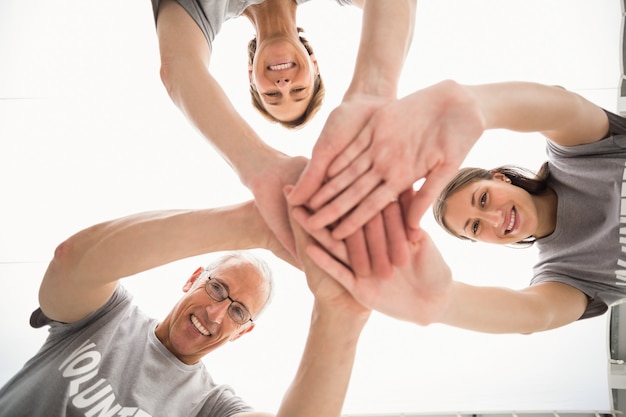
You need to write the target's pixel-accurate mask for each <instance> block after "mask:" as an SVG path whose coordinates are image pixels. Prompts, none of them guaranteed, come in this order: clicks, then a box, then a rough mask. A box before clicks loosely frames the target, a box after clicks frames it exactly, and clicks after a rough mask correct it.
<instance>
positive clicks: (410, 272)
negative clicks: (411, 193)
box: [294, 205, 452, 325]
mask: <svg viewBox="0 0 626 417" xmlns="http://www.w3.org/2000/svg"><path fill="white" fill-rule="evenodd" d="M294 213H295V212H294ZM303 215H305V212H304V211H302V210H299V211H298V217H300V216H303ZM305 216H306V215H305ZM294 217H296V216H294ZM383 218H384V219H385V227H386V228H388V229H393V228H394V227H396V228H397V225H398V224H399V223H401V222H402V219H401V213H400V210H399V209H398V207H397V205H391V206H390V207H389V208H387V209H386V210H385V213H384V215H383ZM299 220H300V221H302V220H306V219H299ZM392 223H393V224H394V225H395V226H391V224H392ZM396 237H398V236H397V235H396ZM405 243H406V244H407V245H408V250H409V259H410V261H409V262H407V263H405V265H403V266H394V267H393V273H392V274H391V277H387V278H385V279H383V278H381V277H379V276H376V275H370V276H359V275H357V274H355V273H354V272H353V271H352V270H351V269H350V268H349V267H348V266H346V263H345V262H344V261H343V260H344V259H347V257H350V258H359V257H361V258H363V257H367V253H365V254H363V253H361V254H358V253H357V254H348V253H347V249H346V248H345V247H344V248H338V247H337V246H335V247H334V248H332V252H331V253H329V252H328V251H327V250H325V249H323V248H322V247H320V246H318V245H315V244H309V245H308V246H307V248H306V253H307V254H308V255H309V256H310V258H311V259H312V260H313V261H314V262H315V263H316V264H317V265H318V266H319V267H320V268H321V269H323V270H324V271H325V272H326V273H328V274H329V275H330V276H331V277H333V278H334V279H336V280H337V282H339V283H340V284H341V285H342V286H343V287H344V288H345V289H347V290H348V291H349V292H350V294H352V296H353V297H354V298H355V299H356V300H357V301H358V302H360V303H361V304H363V305H364V306H366V307H368V308H372V309H375V310H378V311H380V312H381V313H383V314H387V315H389V316H391V317H394V318H397V319H400V320H407V321H411V322H414V323H417V324H421V325H426V324H429V323H432V322H433V321H435V320H436V319H437V317H439V316H440V315H441V314H442V313H443V312H444V311H445V309H446V308H447V306H448V302H449V297H450V289H451V283H452V274H451V271H450V269H449V267H448V265H447V264H446V263H445V261H444V260H443V257H442V256H441V253H440V252H439V251H438V250H437V248H436V246H435V245H434V243H433V242H432V240H431V239H430V236H428V234H427V233H426V232H425V231H423V230H420V231H419V233H416V236H415V240H414V241H409V240H408V239H407V238H406V235H405Z"/></svg>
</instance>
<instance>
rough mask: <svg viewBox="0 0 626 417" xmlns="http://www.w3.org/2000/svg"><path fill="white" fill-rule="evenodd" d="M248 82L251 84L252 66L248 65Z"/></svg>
mask: <svg viewBox="0 0 626 417" xmlns="http://www.w3.org/2000/svg"><path fill="white" fill-rule="evenodd" d="M248 81H250V84H252V64H248Z"/></svg>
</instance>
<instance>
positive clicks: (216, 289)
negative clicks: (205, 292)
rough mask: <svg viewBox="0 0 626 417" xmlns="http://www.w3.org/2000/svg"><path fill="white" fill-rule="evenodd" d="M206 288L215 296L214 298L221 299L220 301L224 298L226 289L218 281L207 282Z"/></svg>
mask: <svg viewBox="0 0 626 417" xmlns="http://www.w3.org/2000/svg"><path fill="white" fill-rule="evenodd" d="M207 288H208V289H209V291H210V292H211V294H213V296H215V298H218V299H222V300H223V299H225V298H226V289H225V288H224V286H223V285H222V284H220V283H219V282H218V281H214V280H211V281H209V282H208V287H207Z"/></svg>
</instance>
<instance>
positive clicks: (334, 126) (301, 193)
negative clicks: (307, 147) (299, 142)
mask: <svg viewBox="0 0 626 417" xmlns="http://www.w3.org/2000/svg"><path fill="white" fill-rule="evenodd" d="M388 102H389V99H385V98H382V97H379V96H373V95H365V94H354V95H352V96H350V98H347V99H346V100H344V101H343V102H342V103H341V104H340V105H339V106H338V107H337V108H335V109H334V110H333V111H332V112H331V113H330V115H329V116H328V119H327V120H326V123H325V124H324V128H323V129H322V132H321V133H320V136H319V138H318V139H317V142H316V143H315V146H314V147H313V151H312V158H311V161H309V163H308V165H307V166H306V168H305V169H304V171H303V172H302V175H301V176H300V179H299V180H298V182H297V184H296V186H295V187H294V188H293V190H292V191H291V192H290V193H289V195H288V196H287V200H288V201H289V203H290V204H291V205H293V206H300V205H305V204H306V205H309V203H310V202H309V199H310V198H311V196H313V195H314V194H315V193H316V192H317V191H318V190H319V188H320V187H321V186H322V185H323V183H324V181H326V179H327V178H328V172H327V170H328V166H329V165H330V164H331V163H332V162H333V160H334V159H335V158H336V157H337V156H338V155H340V154H342V152H344V150H345V149H346V148H347V147H348V146H349V145H350V143H351V142H352V141H353V140H354V139H355V138H356V137H357V136H358V135H359V132H360V131H361V130H362V129H363V128H364V127H365V125H366V124H367V121H368V120H369V119H370V117H372V115H373V114H374V113H375V112H376V110H377V109H379V108H380V107H382V106H384V105H385V104H387V103H388ZM329 223H330V222H329Z"/></svg>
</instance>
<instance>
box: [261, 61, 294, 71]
mask: <svg viewBox="0 0 626 417" xmlns="http://www.w3.org/2000/svg"><path fill="white" fill-rule="evenodd" d="M295 66H296V63H295V62H283V63H280V64H275V65H268V66H267V67H266V68H267V69H268V70H270V71H285V70H288V69H291V68H293V67H295Z"/></svg>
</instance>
